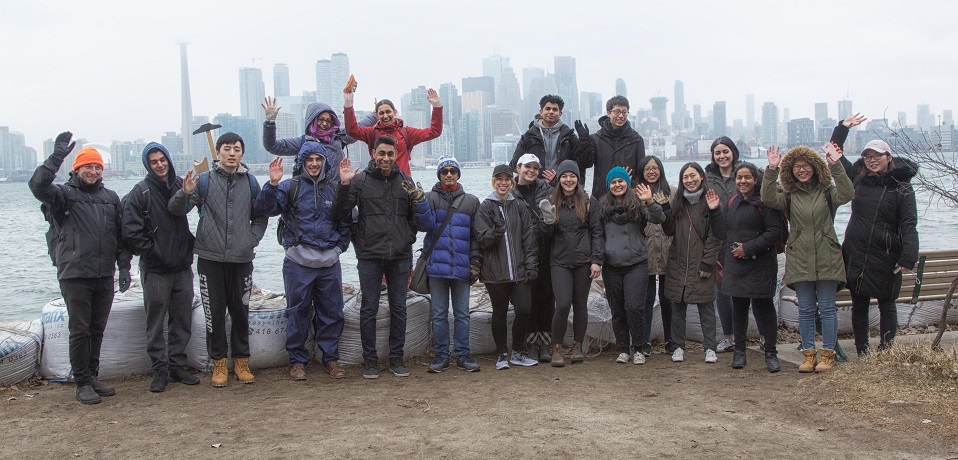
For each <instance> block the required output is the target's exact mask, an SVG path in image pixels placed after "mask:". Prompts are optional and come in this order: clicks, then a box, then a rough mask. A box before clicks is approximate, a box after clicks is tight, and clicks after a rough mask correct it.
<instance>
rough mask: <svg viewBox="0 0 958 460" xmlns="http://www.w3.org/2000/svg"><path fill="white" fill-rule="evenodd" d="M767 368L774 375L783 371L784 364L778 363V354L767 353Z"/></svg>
mask: <svg viewBox="0 0 958 460" xmlns="http://www.w3.org/2000/svg"><path fill="white" fill-rule="evenodd" d="M765 367H767V368H768V371H769V372H771V373H773V374H774V373H776V372H778V371H780V370H782V364H781V363H779V362H778V353H776V352H774V351H766V352H765Z"/></svg>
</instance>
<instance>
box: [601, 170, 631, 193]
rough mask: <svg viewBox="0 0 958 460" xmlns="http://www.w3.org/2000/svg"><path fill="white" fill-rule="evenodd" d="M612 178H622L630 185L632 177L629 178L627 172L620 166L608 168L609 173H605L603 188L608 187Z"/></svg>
mask: <svg viewBox="0 0 958 460" xmlns="http://www.w3.org/2000/svg"><path fill="white" fill-rule="evenodd" d="M612 179H622V180H624V181H625V183H626V184H627V185H628V186H629V187H632V179H630V178H629V172H628V171H626V170H625V168H623V167H621V166H616V167H614V168H612V169H610V170H609V173H608V174H606V175H605V188H609V185H610V184H612Z"/></svg>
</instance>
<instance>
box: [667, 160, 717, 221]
mask: <svg viewBox="0 0 958 460" xmlns="http://www.w3.org/2000/svg"><path fill="white" fill-rule="evenodd" d="M689 168H692V169H694V170H695V171H696V172H698V173H699V175H700V176H702V188H701V190H702V199H703V200H704V199H705V193H706V192H708V191H709V182H708V181H707V180H705V170H704V169H702V165H700V164H698V163H696V162H694V161H690V162H688V163H685V164H684V165H682V168H681V169H679V185H677V186H675V192H674V193H672V199H671V205H672V212H673V213H675V215H680V214H681V211H682V210H684V209H685V191H686V190H685V183H684V182H682V176H683V175H685V170H686V169H689Z"/></svg>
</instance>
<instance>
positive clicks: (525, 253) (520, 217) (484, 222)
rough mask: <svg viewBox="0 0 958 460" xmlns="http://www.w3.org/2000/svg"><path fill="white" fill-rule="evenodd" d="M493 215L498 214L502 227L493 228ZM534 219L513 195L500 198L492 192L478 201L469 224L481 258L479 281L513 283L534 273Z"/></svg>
mask: <svg viewBox="0 0 958 460" xmlns="http://www.w3.org/2000/svg"><path fill="white" fill-rule="evenodd" d="M493 214H499V216H500V217H502V219H503V221H504V222H505V229H502V228H499V229H497V228H496V226H495V225H494V224H493V223H492V222H493V220H492V217H491V216H492V215H493ZM534 219H535V214H533V213H532V211H531V210H530V209H529V207H528V205H526V203H525V202H524V201H522V200H519V199H516V198H515V196H513V195H510V196H509V198H508V199H506V201H502V200H500V199H499V197H498V196H497V195H496V194H495V192H493V193H491V194H490V195H489V196H488V197H486V199H485V200H483V201H482V203H481V204H480V205H479V211H478V212H477V213H476V220H475V224H474V227H473V231H474V233H475V235H476V241H477V246H479V250H480V252H481V256H480V257H481V259H482V264H481V268H480V270H479V280H480V281H482V282H483V283H514V282H516V281H531V280H533V279H535V278H536V277H537V276H538V269H539V260H538V257H537V253H536V236H535V231H536V230H535V228H536V227H535V224H534V223H533V220H534ZM503 230H504V231H503Z"/></svg>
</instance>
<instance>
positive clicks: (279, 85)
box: [273, 63, 289, 97]
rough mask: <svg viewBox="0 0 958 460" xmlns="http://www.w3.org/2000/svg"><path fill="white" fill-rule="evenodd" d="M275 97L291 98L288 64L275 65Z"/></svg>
mask: <svg viewBox="0 0 958 460" xmlns="http://www.w3.org/2000/svg"><path fill="white" fill-rule="evenodd" d="M273 96H274V97H286V96H289V66H287V65H286V64H283V63H279V64H273Z"/></svg>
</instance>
